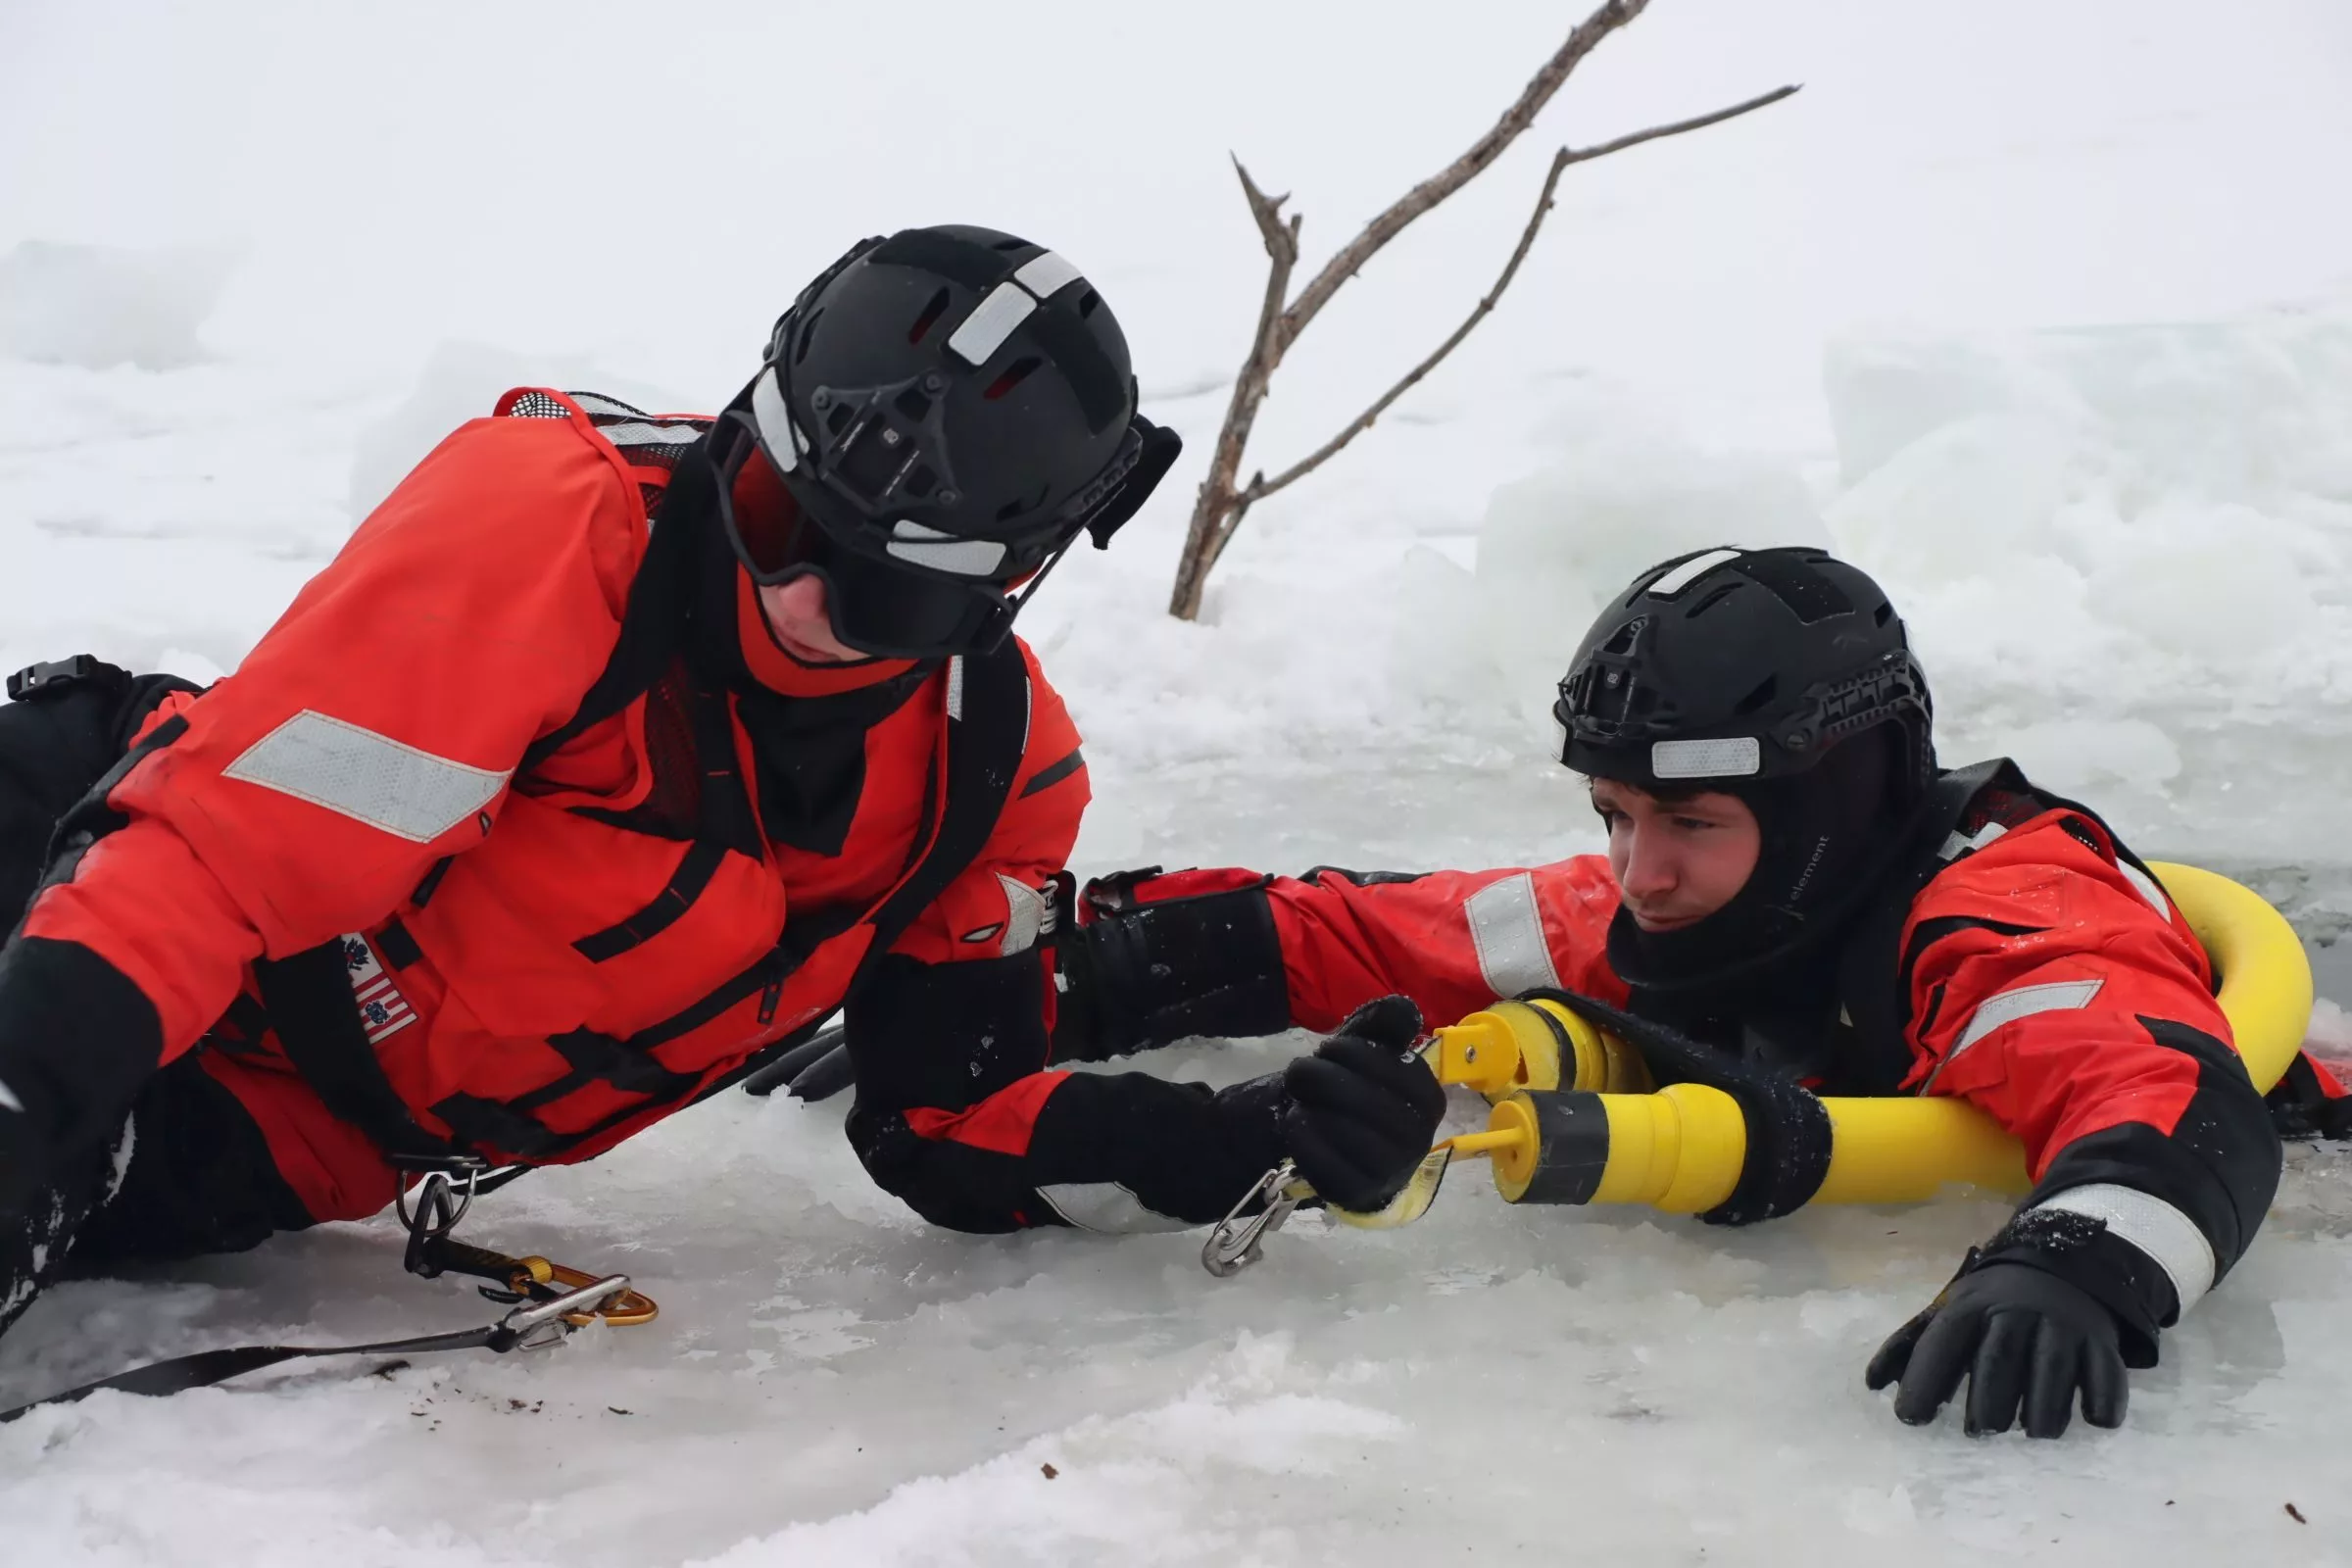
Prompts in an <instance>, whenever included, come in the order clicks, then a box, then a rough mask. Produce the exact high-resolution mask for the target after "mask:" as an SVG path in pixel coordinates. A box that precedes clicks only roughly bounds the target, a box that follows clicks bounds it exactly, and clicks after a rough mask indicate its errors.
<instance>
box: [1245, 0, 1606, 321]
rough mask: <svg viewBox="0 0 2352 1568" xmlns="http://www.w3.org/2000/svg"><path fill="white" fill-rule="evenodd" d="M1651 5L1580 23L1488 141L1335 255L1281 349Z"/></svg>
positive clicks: (1299, 308) (1293, 313)
mask: <svg viewBox="0 0 2352 1568" xmlns="http://www.w3.org/2000/svg"><path fill="white" fill-rule="evenodd" d="M1648 6H1649V0H1605V3H1604V4H1603V5H1602V6H1601V7H1600V8H1599V9H1598V10H1596V11H1594V12H1593V14H1592V15H1591V16H1589V17H1587V18H1586V19H1585V20H1584V21H1582V22H1580V23H1578V24H1577V25H1576V28H1575V30H1574V31H1572V32H1570V33H1569V34H1568V38H1567V41H1566V42H1564V43H1562V44H1561V45H1560V47H1559V48H1558V50H1557V51H1555V52H1554V53H1553V55H1552V57H1551V58H1550V59H1549V60H1546V61H1544V68H1543V69H1542V70H1541V71H1538V72H1537V73H1536V74H1535V76H1534V78H1533V79H1532V80H1530V81H1529V82H1528V84H1527V86H1526V87H1525V88H1524V89H1523V90H1522V91H1521V92H1520V94H1519V98H1518V101H1517V102H1516V103H1514V104H1512V105H1511V107H1510V108H1508V109H1506V110H1504V111H1503V112H1502V118H1501V119H1499V120H1497V121H1495V126H1494V128H1493V129H1492V130H1489V131H1488V132H1487V133H1486V134H1485V135H1484V136H1481V137H1479V138H1478V140H1477V141H1476V142H1473V143H1472V144H1471V147H1470V150H1469V151H1468V152H1466V153H1464V154H1462V156H1461V157H1459V158H1457V159H1455V160H1454V161H1453V162H1452V163H1450V164H1447V165H1446V167H1445V168H1444V169H1442V170H1440V171H1439V172H1437V173H1435V174H1432V175H1431V176H1430V177H1429V178H1427V179H1425V180H1423V181H1422V182H1421V183H1420V184H1418V185H1415V186H1414V187H1413V188H1412V189H1411V190H1408V191H1406V192H1405V193H1404V195H1403V196H1401V197H1399V198H1398V199H1397V203H1396V204H1395V205H1394V206H1392V207H1391V208H1390V209H1389V210H1388V211H1387V212H1385V213H1382V214H1381V215H1380V216H1379V217H1378V218H1375V219H1373V220H1372V221H1371V222H1369V223H1366V224H1365V225H1364V231H1363V232H1362V233H1360V234H1358V235H1356V236H1355V238H1353V239H1351V240H1349V241H1348V244H1347V245H1346V247H1344V248H1343V249H1342V250H1341V251H1340V253H1339V254H1338V255H1337V256H1334V257H1333V258H1332V259H1331V260H1330V261H1328V262H1326V263H1325V264H1324V265H1323V270H1321V271H1320V272H1317V273H1316V274H1315V277H1314V281H1312V282H1310V283H1308V284H1307V285H1306V287H1305V288H1304V289H1302V290H1300V291H1299V298H1298V300H1297V301H1296V302H1294V303H1293V304H1292V306H1291V308H1290V309H1289V310H1287V311H1285V312H1284V313H1283V317H1282V339H1281V347H1283V348H1286V349H1287V348H1289V347H1290V346H1291V344H1292V342H1293V341H1295V340H1296V339H1297V338H1298V336H1299V333H1300V332H1301V331H1303V330H1304V329H1305V327H1306V323H1307V322H1309V321H1311V320H1313V319H1315V317H1316V315H1317V313H1319V312H1320V311H1321V310H1322V309H1323V307H1324V306H1326V305H1328V304H1330V303H1331V297H1332V295H1334V294H1336V293H1338V292H1339V289H1340V285H1341V284H1342V283H1345V282H1347V281H1348V279H1349V278H1350V277H1353V276H1354V275H1355V274H1356V272H1358V271H1359V270H1362V268H1363V265H1364V264H1365V263H1366V262H1368V261H1370V260H1371V259H1372V256H1373V253H1374V252H1376V251H1378V250H1379V249H1380V248H1381V247H1382V246H1384V245H1386V244H1388V242H1389V241H1391V240H1393V239H1395V238H1396V237H1397V235H1398V234H1400V233H1402V232H1403V231H1404V229H1405V226H1406V225H1407V224H1409V223H1411V222H1412V221H1413V220H1414V219H1416V218H1419V217H1420V216H1421V215H1422V214H1423V213H1426V212H1428V211H1429V210H1430V209H1431V208H1433V207H1435V206H1437V205H1438V203H1440V202H1442V201H1444V200H1445V199H1446V197H1448V196H1450V195H1452V194H1453V193H1454V192H1455V191H1457V190H1459V189H1461V188H1462V187H1463V186H1464V185H1467V184H1468V183H1470V181H1471V180H1472V179H1473V178H1475V177H1477V175H1478V174H1479V173H1480V172H1482V171H1483V170H1485V169H1486V167H1487V166H1488V165H1489V164H1492V163H1493V162H1495V159H1497V158H1499V157H1501V156H1502V154H1503V150H1504V149H1505V148H1507V147H1509V146H1510V144H1511V143H1512V142H1514V141H1516V140H1518V138H1519V133H1520V132H1521V131H1523V130H1525V129H1527V127H1528V126H1529V125H1531V124H1533V123H1535V119H1536V116H1538V115H1539V114H1542V113H1543V112H1544V105H1545V104H1547V103H1549V102H1551V98H1552V94H1554V93H1556V92H1558V91H1559V90H1560V84H1561V83H1563V82H1565V81H1566V80H1567V79H1568V74H1569V73H1570V72H1572V71H1574V70H1575V69H1576V68H1577V66H1578V65H1579V64H1580V63H1581V62H1582V61H1583V60H1584V58H1585V56H1587V55H1589V54H1591V53H1592V52H1593V49H1594V48H1595V47H1596V46H1597V45H1598V44H1599V43H1600V41H1601V40H1602V39H1603V38H1606V37H1607V36H1608V35H1609V34H1610V33H1612V32H1615V31H1616V30H1617V29H1618V28H1620V27H1622V26H1624V25H1626V24H1627V23H1629V22H1632V21H1633V20H1634V19H1635V18H1636V17H1639V16H1640V15H1641V14H1642V12H1643V11H1644V10H1646V9H1647V8H1648Z"/></svg>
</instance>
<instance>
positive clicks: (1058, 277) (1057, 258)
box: [1012, 251, 1083, 300]
mask: <svg viewBox="0 0 2352 1568" xmlns="http://www.w3.org/2000/svg"><path fill="white" fill-rule="evenodd" d="M1082 275H1083V274H1082V273H1080V272H1079V270H1078V269H1076V268H1075V267H1072V266H1071V265H1070V264H1069V263H1068V262H1066V261H1064V260H1062V258H1061V253H1060V252H1058V251H1048V252H1046V253H1045V254H1044V255H1043V256H1033V257H1031V258H1030V259H1029V260H1028V261H1026V262H1023V263H1022V264H1021V270H1019V271H1017V272H1015V273H1013V274H1012V280H1013V281H1014V282H1016V283H1018V284H1020V285H1021V287H1023V288H1025V289H1027V290H1028V291H1029V292H1030V293H1032V294H1034V295H1036V296H1037V297H1038V298H1039V299H1041V300H1050V299H1052V298H1053V297H1054V295H1055V294H1057V293H1059V292H1060V291H1061V290H1062V289H1065V288H1067V287H1069V286H1070V285H1071V284H1072V283H1075V282H1077V281H1078V279H1079V278H1080V277H1081V276H1082Z"/></svg>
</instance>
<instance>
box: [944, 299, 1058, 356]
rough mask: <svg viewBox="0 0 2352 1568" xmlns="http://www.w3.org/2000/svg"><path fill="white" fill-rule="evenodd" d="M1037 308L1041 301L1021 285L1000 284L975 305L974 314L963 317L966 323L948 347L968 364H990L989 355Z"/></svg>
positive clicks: (999, 347) (951, 338) (958, 330)
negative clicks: (1031, 295)
mask: <svg viewBox="0 0 2352 1568" xmlns="http://www.w3.org/2000/svg"><path fill="white" fill-rule="evenodd" d="M1036 309H1037V301H1035V300H1033V299H1031V298H1030V297H1029V295H1028V293H1027V292H1026V291H1025V290H1023V289H1022V288H1021V287H1020V286H1019V285H1018V284H1015V283H1012V282H1010V281H1006V282H1003V283H999V284H998V285H997V286H996V287H995V288H993V289H991V290H990V291H989V295H988V298H986V299H984V300H982V301H981V302H980V303H979V304H978V305H975V306H973V307H972V314H971V315H969V316H967V317H965V318H964V319H963V324H962V325H961V326H958V327H957V328H956V332H955V335H954V336H952V337H950V338H949V339H948V347H949V348H950V349H951V350H953V351H954V352H955V353H956V354H958V355H960V356H961V357H962V358H963V360H964V363H966V364H967V365H971V366H974V367H978V366H982V365H986V364H987V363H988V357H989V356H990V355H992V354H994V353H996V352H997V350H999V349H1001V348H1003V347H1004V346H1005V339H1006V338H1008V337H1010V336H1012V329H1013V328H1014V327H1016V326H1019V325H1020V324H1021V323H1022V322H1023V321H1026V320H1027V319H1029V313H1030V312H1032V311H1034V310H1036Z"/></svg>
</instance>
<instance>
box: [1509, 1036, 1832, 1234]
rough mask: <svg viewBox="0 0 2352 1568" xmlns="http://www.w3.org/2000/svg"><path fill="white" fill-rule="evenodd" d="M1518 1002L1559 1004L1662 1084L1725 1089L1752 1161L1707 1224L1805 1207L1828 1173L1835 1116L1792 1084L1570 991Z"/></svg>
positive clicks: (1751, 1219) (1735, 1221)
mask: <svg viewBox="0 0 2352 1568" xmlns="http://www.w3.org/2000/svg"><path fill="white" fill-rule="evenodd" d="M1518 1000H1519V1001H1521V1002H1530V1001H1539V1000H1541V1001H1545V1002H1555V1003H1558V1004H1559V1005H1561V1006H1563V1007H1566V1008H1567V1009H1568V1010H1569V1011H1571V1012H1573V1013H1575V1014H1576V1015H1577V1016H1578V1017H1580V1018H1583V1019H1584V1020H1585V1021H1586V1022H1587V1023H1589V1024H1591V1025H1593V1027H1594V1028H1595V1029H1602V1030H1606V1031H1607V1032H1608V1033H1610V1034H1612V1035H1615V1036H1616V1037H1617V1038H1618V1039H1619V1040H1622V1041H1623V1042H1625V1043H1626V1044H1627V1045H1629V1046H1631V1047H1633V1048H1634V1049H1635V1050H1636V1051H1638V1052H1640V1053H1641V1054H1642V1062H1643V1064H1644V1065H1646V1066H1647V1067H1648V1068H1649V1074H1650V1076H1651V1077H1652V1078H1653V1079H1655V1080H1656V1081H1657V1082H1658V1083H1659V1084H1661V1085H1665V1084H1678V1083H1693V1084H1703V1085H1705V1086H1706V1087H1707V1088H1709V1089H1720V1090H1722V1091H1723V1092H1724V1093H1725V1094H1727V1095H1730V1096H1731V1097H1732V1099H1733V1100H1735V1101H1737V1102H1738V1103H1739V1105H1740V1116H1741V1118H1742V1120H1744V1121H1745V1122H1746V1124H1747V1157H1746V1159H1745V1160H1744V1161H1743V1162H1742V1163H1741V1164H1740V1180H1739V1181H1738V1182H1737V1183H1736V1184H1734V1186H1733V1188H1732V1195H1731V1197H1729V1198H1727V1199H1725V1200H1724V1201H1722V1202H1721V1203H1720V1204H1718V1205H1717V1206H1715V1207H1714V1208H1711V1209H1709V1210H1707V1212H1705V1213H1704V1214H1702V1215H1700V1216H1699V1218H1701V1219H1703V1220H1705V1221H1706V1222H1707V1223H1708V1224H1710V1225H1752V1224H1754V1223H1755V1222H1756V1221H1757V1220H1761V1219H1777V1218H1779V1217H1780V1216H1781V1215H1783V1214H1787V1213H1789V1212H1790V1211H1792V1210H1794V1209H1797V1208H1801V1207H1802V1206H1804V1204H1805V1203H1806V1202H1807V1201H1809V1200H1811V1198H1812V1197H1813V1195H1814V1194H1815V1193H1817V1192H1819V1191H1821V1183H1822V1179H1823V1178H1824V1177H1826V1176H1827V1175H1829V1173H1830V1147H1831V1145H1830V1137H1831V1134H1830V1113H1829V1111H1828V1110H1827V1109H1825V1108H1824V1107H1823V1105H1822V1103H1821V1101H1820V1099H1819V1098H1818V1097H1816V1096H1815V1095H1814V1094H1812V1093H1811V1092H1810V1091H1809V1090H1807V1089H1806V1088H1805V1087H1804V1086H1803V1085H1802V1084H1799V1083H1798V1082H1796V1080H1794V1079H1793V1078H1789V1077H1787V1076H1785V1075H1783V1074H1781V1073H1777V1072H1773V1071H1771V1070H1769V1069H1766V1068H1761V1067H1757V1066H1754V1065H1752V1064H1750V1063H1748V1062H1744V1061H1740V1060H1738V1059H1737V1058H1735V1057H1732V1056H1727V1055H1725V1054H1723V1053H1722V1052H1720V1051H1716V1050H1714V1049H1713V1048H1711V1047H1709V1046H1706V1045H1704V1044H1702V1043H1700V1042H1698V1041H1696V1040H1692V1039H1691V1037H1690V1036H1688V1035H1686V1034H1683V1033H1682V1032H1680V1031H1679V1030H1675V1029H1669V1028H1667V1027H1666V1026H1665V1025H1664V1024H1661V1023H1658V1022H1655V1021H1654V1020H1652V1019H1648V1018H1642V1017H1637V1016H1636V1015H1635V1014H1633V1013H1630V1012H1627V1011H1625V1010H1624V1009H1622V1008H1619V1007H1612V1006H1610V1005H1608V1004H1607V1003H1605V1002H1595V1001H1594V1000H1593V998H1591V997H1587V996H1580V995H1579V994H1578V993H1576V992H1573V991H1553V990H1548V989H1540V990H1535V991H1525V992H1521V993H1520V995H1519V998H1518Z"/></svg>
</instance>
